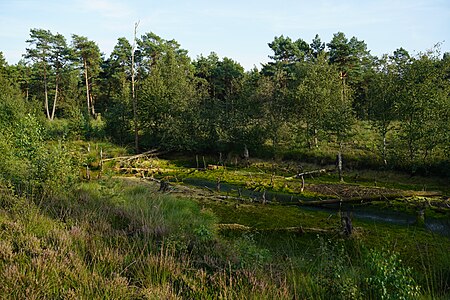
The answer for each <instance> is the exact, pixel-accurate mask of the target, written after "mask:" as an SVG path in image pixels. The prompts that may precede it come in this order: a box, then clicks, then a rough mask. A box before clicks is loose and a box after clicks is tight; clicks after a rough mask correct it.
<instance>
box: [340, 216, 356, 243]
mask: <svg viewBox="0 0 450 300" xmlns="http://www.w3.org/2000/svg"><path fill="white" fill-rule="evenodd" d="M341 222H342V232H343V233H344V235H345V236H346V237H349V236H351V235H352V232H353V225H352V219H351V218H350V216H349V214H348V213H347V212H344V213H342V215H341Z"/></svg>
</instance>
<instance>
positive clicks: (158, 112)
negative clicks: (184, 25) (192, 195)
mask: <svg viewBox="0 0 450 300" xmlns="http://www.w3.org/2000/svg"><path fill="white" fill-rule="evenodd" d="M148 36H149V34H147V35H145V37H148ZM151 36H152V38H153V39H154V41H157V44H156V45H153V44H152V43H151V42H150V40H148V39H146V43H141V42H142V41H138V44H139V47H140V64H141V65H140V67H141V69H143V70H144V71H146V72H147V73H146V75H147V76H146V77H144V78H143V79H141V82H140V84H139V95H140V96H139V100H140V101H139V103H140V105H139V107H138V114H139V121H140V123H141V129H142V131H143V134H144V135H145V136H146V137H147V139H146V140H145V141H144V140H143V143H146V144H147V146H156V145H158V146H163V147H165V148H166V149H178V150H182V149H192V148H193V147H195V141H196V125H195V121H196V120H195V119H194V118H193V114H194V111H195V109H196V107H197V103H196V102H195V101H196V99H197V97H196V92H195V81H194V76H193V69H192V66H191V63H190V60H189V57H188V56H187V55H186V51H183V50H182V49H180V48H179V44H178V43H176V42H175V41H164V40H163V39H161V38H159V37H157V36H155V35H151ZM154 46H157V47H154ZM151 49H154V51H157V53H153V52H152V51H150V50H151ZM143 54H146V55H149V57H147V56H144V55H143ZM140 76H142V74H141V75H140ZM141 140H142V139H141Z"/></svg>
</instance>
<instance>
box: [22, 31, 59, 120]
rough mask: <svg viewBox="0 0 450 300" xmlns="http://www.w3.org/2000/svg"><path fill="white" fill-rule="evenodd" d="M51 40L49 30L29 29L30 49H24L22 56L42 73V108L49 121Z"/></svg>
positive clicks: (51, 36) (28, 41)
mask: <svg viewBox="0 0 450 300" xmlns="http://www.w3.org/2000/svg"><path fill="white" fill-rule="evenodd" d="M52 38H53V35H52V33H51V32H50V31H49V30H44V29H31V30H30V39H28V40H27V41H26V42H27V43H29V44H30V46H31V47H30V48H27V49H26V54H25V55H24V56H25V58H26V59H30V60H32V61H33V62H34V63H35V64H36V65H37V66H38V68H39V69H40V71H41V73H42V77H43V84H44V107H45V113H46V115H47V118H48V119H51V115H50V111H49V105H48V73H49V60H50V55H51V48H52V46H51V43H52Z"/></svg>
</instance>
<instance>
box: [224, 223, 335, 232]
mask: <svg viewBox="0 0 450 300" xmlns="http://www.w3.org/2000/svg"><path fill="white" fill-rule="evenodd" d="M217 227H218V229H219V230H236V231H244V232H249V231H258V232H292V233H301V234H304V233H332V232H334V231H335V229H324V228H314V227H302V226H300V227H282V228H253V227H249V226H245V225H241V224H236V223H234V224H218V225H217Z"/></svg>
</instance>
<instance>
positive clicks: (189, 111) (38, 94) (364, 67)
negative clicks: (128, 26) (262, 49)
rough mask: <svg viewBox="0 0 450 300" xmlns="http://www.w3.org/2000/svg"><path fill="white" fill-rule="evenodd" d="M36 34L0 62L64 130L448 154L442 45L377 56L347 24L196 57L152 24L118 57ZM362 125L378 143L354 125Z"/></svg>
mask: <svg viewBox="0 0 450 300" xmlns="http://www.w3.org/2000/svg"><path fill="white" fill-rule="evenodd" d="M27 42H28V43H29V48H27V49H26V53H25V54H24V59H23V60H21V61H20V62H19V63H17V64H16V65H12V66H8V65H7V64H6V63H5V61H4V59H3V58H2V59H1V62H0V64H1V67H0V68H1V70H0V72H1V73H2V74H3V76H4V77H5V78H8V80H9V84H12V85H14V86H15V87H16V88H17V89H19V90H20V91H21V93H22V95H23V98H24V99H26V100H25V102H26V103H28V104H29V105H31V106H32V107H34V111H35V113H36V115H37V116H40V118H41V119H44V118H45V119H48V120H49V121H48V122H46V126H48V127H49V132H53V135H54V136H55V137H59V136H66V137H69V138H70V137H85V138H108V139H111V140H113V141H115V142H117V143H119V144H122V145H130V146H133V147H135V148H136V151H140V150H143V149H146V148H151V147H159V148H163V149H168V150H177V151H203V152H219V151H220V152H227V151H233V150H235V151H241V150H242V149H244V147H248V148H249V149H251V151H254V152H255V151H258V149H262V148H264V149H271V151H273V152H274V153H276V152H277V151H282V150H285V149H289V150H298V149H300V150H302V149H312V150H311V151H315V150H314V149H320V148H322V147H327V146H328V145H331V144H332V145H335V148H339V149H342V148H343V147H346V145H348V144H355V143H357V144H359V145H365V146H366V148H367V149H368V151H369V152H370V151H372V152H373V153H375V154H374V155H375V156H376V159H377V160H378V161H379V164H380V165H390V166H395V167H402V168H407V169H410V170H413V171H414V170H415V169H417V168H422V167H424V168H427V166H428V167H429V166H431V165H434V166H436V165H441V166H442V165H443V166H447V165H448V163H449V161H450V130H449V129H450V128H449V126H450V125H449V113H450V101H449V99H450V98H449V95H450V81H449V80H450V54H449V53H445V54H443V55H442V54H441V53H440V52H439V47H438V46H437V47H435V48H434V49H432V50H429V51H426V52H424V53H419V54H417V55H414V56H412V55H410V54H409V53H408V52H407V51H406V50H405V49H403V48H400V49H397V50H396V51H394V53H392V54H391V55H387V54H386V55H383V56H382V57H375V56H372V55H371V54H370V51H369V50H368V49H367V45H366V44H365V43H364V41H362V40H359V39H357V38H356V37H352V38H350V39H349V38H347V37H346V36H345V34H344V33H342V32H338V33H336V34H334V35H333V37H332V39H331V41H329V42H328V43H325V42H322V41H321V39H320V37H319V36H318V35H316V37H315V38H314V39H313V40H312V41H311V43H308V42H306V41H304V40H303V39H301V38H300V39H297V40H292V39H291V38H289V37H284V36H280V37H275V38H274V40H273V41H272V42H270V43H269V44H268V46H269V47H270V49H271V50H272V51H273V55H272V56H271V57H270V58H271V62H269V63H267V64H264V65H262V67H261V70H258V69H256V68H255V69H253V70H250V71H245V70H244V68H243V67H242V66H241V65H240V64H239V63H238V62H237V61H235V60H233V59H230V58H219V57H218V56H217V55H216V54H215V53H211V54H210V55H208V56H206V57H205V56H200V57H197V58H196V59H195V60H191V59H190V58H189V56H188V53H187V51H186V50H184V49H182V48H181V46H180V45H179V44H178V43H177V42H176V41H175V40H165V39H163V38H161V37H159V36H157V35H156V34H154V33H146V34H144V35H142V36H141V37H139V38H136V39H135V40H134V41H131V42H130V41H129V40H127V39H126V38H119V39H118V41H117V44H116V46H115V47H114V50H113V51H112V53H111V55H110V56H109V57H105V56H104V55H103V54H102V53H101V52H100V49H99V47H98V46H97V44H96V43H95V42H94V41H91V40H89V39H88V38H86V37H83V36H78V35H72V37H71V41H70V42H68V41H67V40H66V38H65V37H64V36H62V35H60V34H53V33H52V32H50V31H48V30H43V29H31V31H30V38H29V39H28V40H27ZM38 118H39V117H38ZM362 127H364V128H366V129H367V130H368V134H369V135H370V137H371V139H372V140H374V141H376V142H375V145H366V144H365V142H366V139H365V138H361V136H357V135H355V132H356V131H357V130H358V128H362ZM355 139H360V140H356V141H355ZM308 151H309V150H308ZM444 169H445V168H444Z"/></svg>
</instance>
